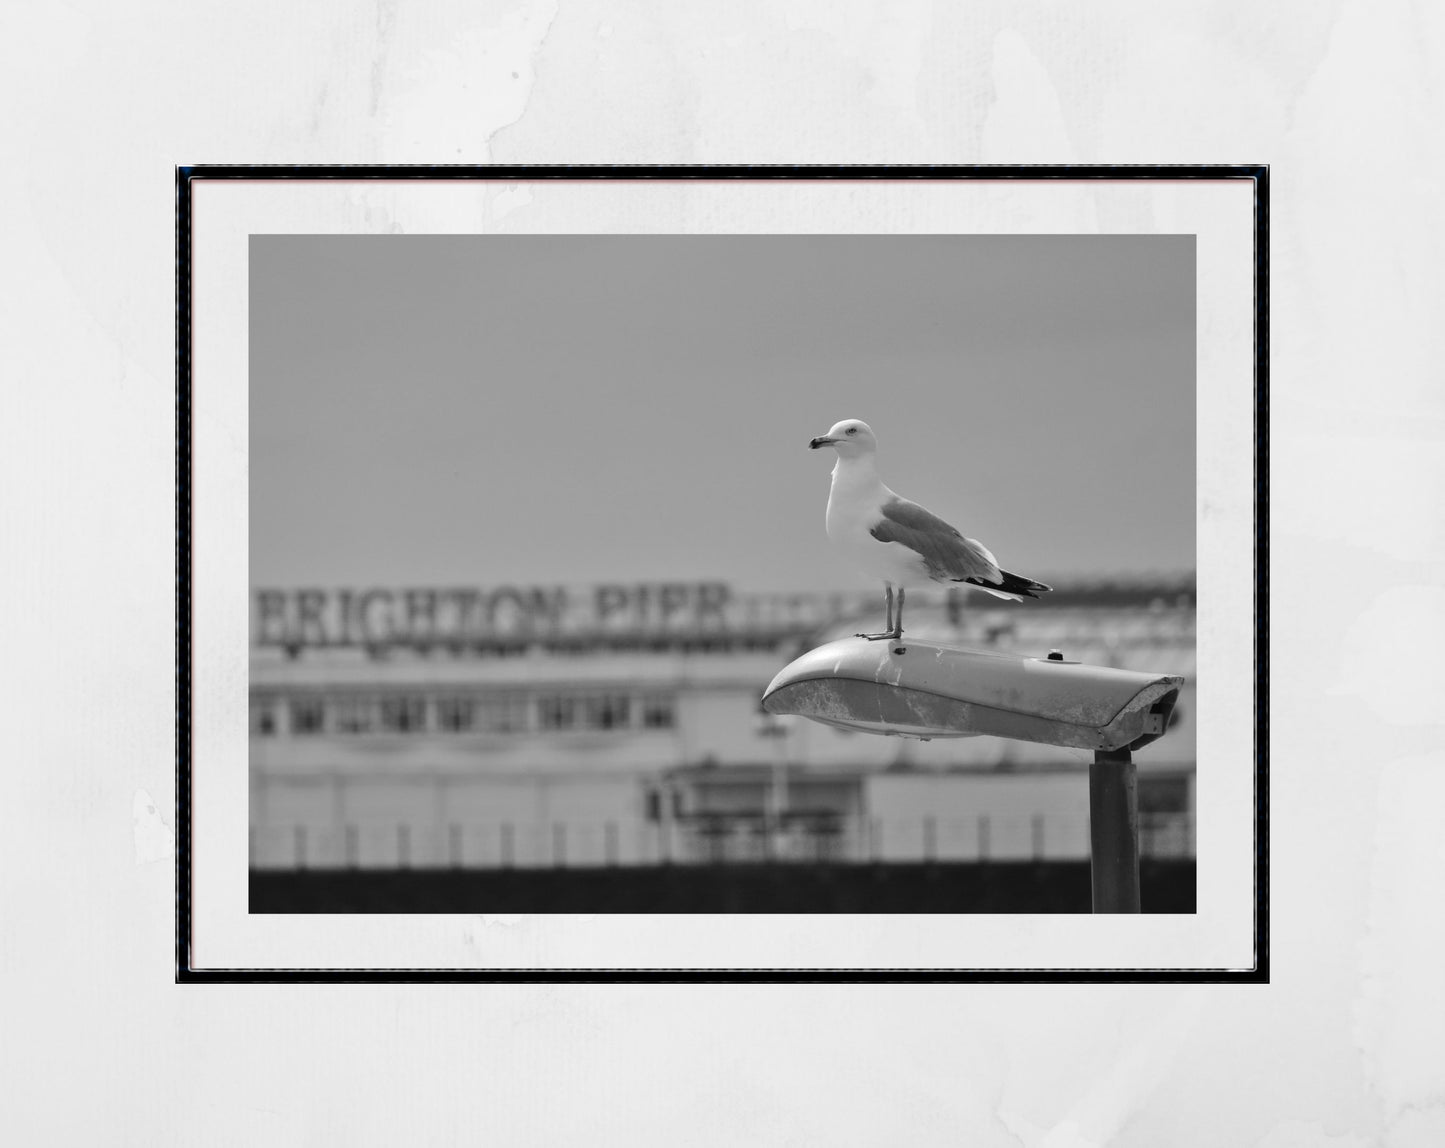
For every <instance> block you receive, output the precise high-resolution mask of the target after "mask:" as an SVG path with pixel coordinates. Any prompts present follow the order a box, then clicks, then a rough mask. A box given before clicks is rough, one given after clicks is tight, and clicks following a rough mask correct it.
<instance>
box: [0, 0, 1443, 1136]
mask: <svg viewBox="0 0 1445 1148" xmlns="http://www.w3.org/2000/svg"><path fill="white" fill-rule="evenodd" d="M0 61H3V65H4V66H3V68H0V88H3V96H4V105H3V106H4V107H5V109H6V111H5V114H4V116H3V117H0V148H3V155H4V160H5V162H4V164H3V166H0V249H3V250H4V252H5V258H4V261H3V263H4V266H3V270H0V346H3V347H4V362H5V376H6V382H7V384H8V385H7V387H6V390H5V394H6V401H7V409H6V415H5V418H4V419H3V420H0V507H3V514H0V521H3V522H4V524H5V525H4V530H5V538H6V542H7V546H6V551H5V552H6V561H5V562H4V564H3V572H0V579H3V583H4V587H5V590H6V592H7V599H8V603H9V609H8V610H7V622H6V626H5V655H6V656H5V657H4V659H3V663H0V665H3V668H0V674H3V676H4V682H5V689H4V691H3V694H4V697H5V698H6V699H7V702H8V703H9V704H8V705H7V706H6V714H7V716H8V719H9V723H8V728H7V739H6V749H7V753H6V762H5V764H6V772H5V778H6V801H5V805H4V808H5V821H6V832H5V834H4V835H3V838H0V841H3V843H0V850H3V859H4V863H3V865H0V904H3V927H0V983H3V985H4V986H5V987H4V990H3V991H4V996H5V1007H4V1014H5V1022H4V1026H3V1027H4V1032H5V1036H4V1039H3V1041H0V1080H3V1081H4V1082H5V1084H4V1091H5V1094H6V1095H5V1099H4V1103H3V1108H4V1110H5V1123H6V1125H7V1128H9V1129H13V1130H15V1131H14V1132H12V1136H13V1137H14V1139H15V1140H16V1142H18V1143H52V1144H62V1143H64V1144H68V1143H87V1144H112V1143H135V1144H191V1143H206V1144H236V1145H242V1144H267V1145H287V1144H405V1143H458V1144H463V1143H466V1144H471V1143H638V1144H653V1143H661V1144H672V1143H686V1144H709V1145H710V1144H718V1145H723V1144H727V1145H733V1144H740V1143H742V1144H764V1145H768V1144H811V1143H817V1142H831V1143H843V1144H860V1145H861V1144H870V1145H874V1144H881V1143H907V1144H916V1145H933V1144H940V1145H941V1144H968V1145H999V1146H1009V1148H1012V1146H1015V1145H1028V1146H1045V1145H1046V1146H1052V1148H1059V1146H1084V1145H1138V1146H1141V1148H1142V1146H1151V1145H1159V1144H1170V1145H1216V1144H1239V1145H1263V1146H1266V1148H1304V1146H1307V1145H1329V1146H1332V1148H1363V1146H1365V1145H1375V1144H1385V1145H1392V1146H1393V1145H1401V1146H1404V1145H1421V1146H1423V1145H1438V1144H1440V1143H1442V1142H1445V1035H1442V1034H1445V995H1442V989H1441V984H1442V981H1441V979H1440V977H1439V973H1438V964H1439V955H1440V952H1441V951H1442V948H1445V918H1442V909H1441V905H1442V899H1441V897H1440V895H1439V889H1438V876H1439V873H1440V871H1441V862H1442V847H1441V845H1440V841H1441V833H1440V827H1441V819H1442V810H1445V750H1442V748H1441V741H1442V726H1445V708H1442V706H1441V705H1440V698H1441V696H1442V694H1445V670H1442V668H1441V667H1442V665H1445V663H1442V661H1441V660H1440V658H1439V656H1438V655H1439V650H1440V647H1441V646H1442V644H1445V643H1442V639H1445V589H1442V586H1445V580H1442V575H1445V553H1442V550H1445V548H1442V539H1441V526H1440V523H1441V522H1442V521H1445V514H1442V510H1445V507H1442V499H1445V493H1442V492H1445V449H1442V446H1445V441H1442V440H1445V387H1442V381H1445V380H1442V378H1441V369H1440V362H1441V360H1442V355H1441V352H1442V346H1441V340H1442V335H1441V330H1442V326H1441V324H1440V321H1439V316H1440V314H1441V304H1442V302H1445V299H1442V290H1441V287H1442V283H1441V275H1442V272H1441V255H1442V250H1441V248H1442V242H1445V231H1442V228H1441V225H1440V211H1439V207H1440V202H1441V190H1442V187H1441V177H1442V145H1441V143H1440V140H1441V138H1442V137H1441V134H1440V132H1439V123H1440V121H1441V112H1442V110H1445V109H1442V107H1441V102H1442V101H1441V87H1440V81H1439V78H1438V75H1439V72H1440V70H1441V68H1442V66H1445V9H1442V8H1441V7H1440V6H1438V5H1425V4H1410V3H1405V2H1403V0H1374V2H1371V3H1365V2H1364V0H1331V2H1329V3H1325V4H1317V3H1315V4H1308V3H1303V2H1300V0H1293V2H1290V3H1279V4H1258V3H1244V2H1232V3H1213V4H1201V3H1192V4H1183V5H1152V4H1144V3H1131V2H1118V0H1116V2H1111V3H1096V4H1091V5H1087V6H1064V5H1053V4H1029V5H1016V4H1007V3H1002V2H994V0H983V2H980V3H974V4H968V5H958V4H946V3H927V2H917V0H894V2H891V3H883V2H881V0H879V2H875V3H849V4H840V3H833V2H823V0H771V2H767V3H761V2H758V3H736V4H717V5H683V4H665V3H659V2H643V0H633V2H630V3H628V2H623V0H616V2H612V3H599V4H579V3H572V4H566V5H563V4H559V3H557V2H555V0H545V2H537V3H524V2H518V3H496V2H480V3H479V2H461V0H436V2H433V3H429V4H410V5H403V4H399V3H397V2H396V0H376V2H373V3H338V2H335V0H333V2H330V3H324V4H315V5H294V4H283V3H278V2H276V0H257V2H254V3H248V4H228V3H215V2H211V3H190V4H179V3H173V2H159V0H135V2H131V3H126V4H123V5H122V4H114V3H103V2H101V0H73V2H71V3H68V4H64V5H60V4H44V3H38V2H36V3H29V4H25V3H11V4H7V5H5V6H4V7H3V9H0ZM296 161H312V162H341V161H363V162H446V161H453V162H460V161H465V162H480V161H492V162H524V161H525V162H567V163H600V162H623V163H647V162H680V163H696V162H714V163H723V162H753V163H809V162H872V163H880V162H933V163H937V162H978V161H983V162H1019V161H1034V162H1148V163H1154V162H1267V163H1270V164H1272V165H1273V193H1274V194H1273V228H1274V229H1273V271H1274V281H1273V297H1272V305H1273V316H1274V318H1273V323H1274V326H1273V332H1272V334H1273V346H1272V349H1271V353H1272V363H1273V421H1272V426H1273V437H1272V464H1271V475H1270V477H1271V481H1272V500H1273V508H1274V517H1273V569H1272V585H1273V594H1274V602H1275V605H1274V612H1273V618H1272V625H1273V659H1274V674H1275V682H1274V687H1273V707H1274V712H1273V733H1272V749H1273V787H1272V789H1273V793H1272V798H1273V866H1274V868H1273V886H1272V894H1273V902H1274V913H1273V926H1274V931H1273V946H1272V949H1273V951H1272V962H1273V984H1272V985H1270V986H1269V987H1268V988H1265V987H1248V988H1245V987H1235V988H1222V987H1211V986H1199V987H1170V986H1157V987H1156V986H1130V985H1117V986H1104V987H1090V986H1078V987H1031V986H1015V987H989V986H974V987H969V986H963V987H941V986H915V987H848V986H806V987H786V986H715V987H701V988H698V987H689V986H665V987H648V986H617V987H605V988H604V987H586V986H576V987H570V986H552V987H542V986H534V987H470V988H469V987H450V988H448V987H426V986H412V987H408V986H376V987H367V986H355V987H333V988H323V989H317V988H313V987H308V986H297V987H271V986H235V987H196V986H187V987H184V988H182V987H177V986H175V985H174V984H173V983H172V977H173V974H172V968H171V957H172V947H171V945H172V940H171V930H172V910H173V893H174V890H173V880H172V870H171V867H170V864H169V857H170V851H171V844H170V838H171V825H172V813H171V811H172V809H173V807H174V781H173V766H174V762H173V754H174V744H173V717H172V713H171V703H172V699H173V696H174V677H173V662H172V647H171V640H170V634H171V627H172V626H173V621H174V614H173V605H172V601H171V593H172V585H173V583H172V574H173V569H172V544H173V533H172V531H173V526H174V508H173V502H172V496H173V485H172V484H173V470H172V465H173V454H172V451H173V439H172V434H173V423H172V419H173V399H174V395H173V381H172V380H173V373H172V372H173V339H174V326H173V312H172V305H173V279H172V276H173V273H174V267H173V258H172V257H173V250H174V248H173V231H172V227H173V196H172V181H173V178H174V177H173V165H175V164H178V163H198V162H228V163H238V162H262V163H287V162H296ZM534 927H535V923H534V922H529V921H527V920H505V921H502V920H486V919H459V921H458V928H459V929H462V930H466V931H467V933H468V936H469V937H470V938H472V939H473V940H474V942H475V943H476V944H477V945H478V946H483V947H484V946H486V945H488V944H490V943H491V938H493V937H494V936H495V935H496V934H498V933H499V932H507V931H509V932H510V937H509V941H508V944H509V945H510V946H512V948H513V949H514V950H516V951H520V952H524V953H525V952H528V950H529V949H534V948H536V946H537V945H539V944H540V943H541V942H540V941H538V940H536V937H535V934H534V933H533V932H532V930H533V929H534ZM536 955H537V954H535V953H533V954H532V956H533V957H536Z"/></svg>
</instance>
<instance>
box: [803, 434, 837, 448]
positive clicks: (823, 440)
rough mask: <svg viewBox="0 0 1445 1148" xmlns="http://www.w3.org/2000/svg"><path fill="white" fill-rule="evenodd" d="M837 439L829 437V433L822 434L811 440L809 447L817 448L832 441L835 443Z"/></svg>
mask: <svg viewBox="0 0 1445 1148" xmlns="http://www.w3.org/2000/svg"><path fill="white" fill-rule="evenodd" d="M837 441H838V440H837V439H835V438H829V437H828V436H827V435H825V434H821V435H819V436H818V437H817V438H815V439H811V440H809V442H808V449H809V450H817V449H818V448H819V447H820V446H828V445H830V444H831V443H835V442H837Z"/></svg>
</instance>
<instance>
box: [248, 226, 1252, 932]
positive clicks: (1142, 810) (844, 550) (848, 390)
mask: <svg viewBox="0 0 1445 1148" xmlns="http://www.w3.org/2000/svg"><path fill="white" fill-rule="evenodd" d="M1195 280H1196V261H1195V239H1194V236H1193V235H993V236H990V235H702V236H698V235H604V236H598V235H480V236H479V235H472V236H467V235H448V236H442V235H422V236H415V235H396V234H391V235H375V236H356V235H253V236H252V237H251V239H250V243H249V273H248V282H249V287H248V290H249V327H250V344H249V372H250V378H249V416H250V417H249V432H250V453H249V462H250V471H249V543H250V549H249V555H250V587H249V590H250V597H251V603H250V605H251V627H252V629H251V654H250V679H249V707H250V727H249V728H250V757H249V774H250V779H249V780H250V789H249V837H250V841H249V849H250V859H249V868H250V873H251V876H250V908H251V911H252V912H253V913H258V912H259V913H278V912H291V913H325V912H337V913H359V912H393V913H398V912H400V913H407V912H410V913H415V912H452V913H454V912H503V913H691V914H696V913H804V914H817V913H910V914H916V913H950V914H957V913H1018V914H1033V913H1088V912H1090V911H1091V910H1092V911H1096V912H1139V911H1142V912H1145V913H1175V914H1177V913H1192V912H1193V911H1194V909H1195V863H1196V858H1195V839H1196V804H1195V792H1196V740H1195V732H1194V727H1195V723H1196V722H1197V721H1199V720H1200V717H1199V713H1198V705H1197V702H1196V689H1195V685H1196V662H1195V632H1196V625H1195V615H1196V578H1195V546H1196V539H1195V515H1194V507H1195V503H1196V499H1197V490H1196V486H1197V484H1196V476H1195V470H1196V465H1195V464H1196V455H1195V442H1196V417H1195V407H1196V378H1195V371H1196V363H1195V344H1196V337H1197V334H1196V313H1195ZM895 491H897V493H895ZM1240 621H1241V623H1242V624H1247V623H1248V619H1240ZM1136 754H1137V759H1136V757H1135V755H1136ZM1239 765H1240V768H1243V769H1248V768H1249V763H1239Z"/></svg>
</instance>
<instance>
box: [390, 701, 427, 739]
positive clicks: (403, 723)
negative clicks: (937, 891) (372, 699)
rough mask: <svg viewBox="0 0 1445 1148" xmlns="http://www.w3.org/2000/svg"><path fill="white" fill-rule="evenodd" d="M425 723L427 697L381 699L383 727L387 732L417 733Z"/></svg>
mask: <svg viewBox="0 0 1445 1148" xmlns="http://www.w3.org/2000/svg"><path fill="white" fill-rule="evenodd" d="M424 725H426V701H425V699H423V698H408V697H393V698H382V699H381V728H382V729H383V730H384V731H385V732H386V733H415V732H416V731H418V730H420V729H421V728H422V727H423V726H424Z"/></svg>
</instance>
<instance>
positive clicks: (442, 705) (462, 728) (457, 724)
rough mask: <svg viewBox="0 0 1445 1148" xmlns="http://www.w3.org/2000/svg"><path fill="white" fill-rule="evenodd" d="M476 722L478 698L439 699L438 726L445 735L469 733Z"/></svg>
mask: <svg viewBox="0 0 1445 1148" xmlns="http://www.w3.org/2000/svg"><path fill="white" fill-rule="evenodd" d="M476 721H477V700H476V698H437V726H438V727H439V728H440V729H441V730H442V732H443V733H467V732H469V731H470V730H471V729H472V728H473V727H474V726H475V725H476Z"/></svg>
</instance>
